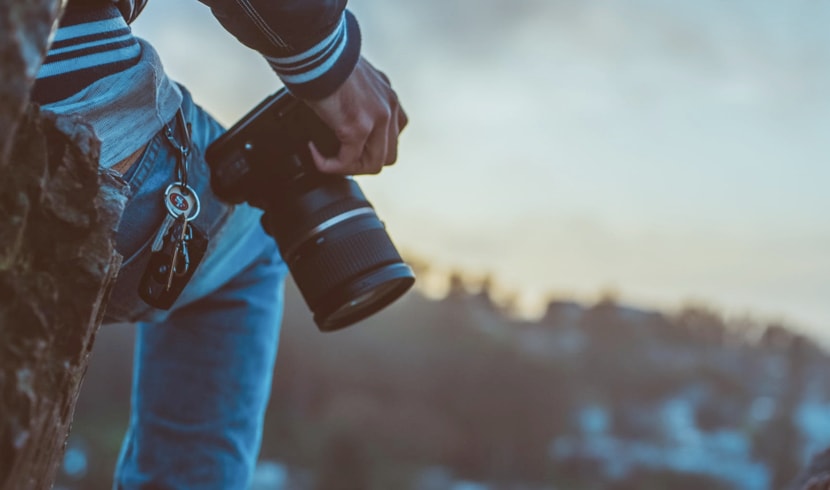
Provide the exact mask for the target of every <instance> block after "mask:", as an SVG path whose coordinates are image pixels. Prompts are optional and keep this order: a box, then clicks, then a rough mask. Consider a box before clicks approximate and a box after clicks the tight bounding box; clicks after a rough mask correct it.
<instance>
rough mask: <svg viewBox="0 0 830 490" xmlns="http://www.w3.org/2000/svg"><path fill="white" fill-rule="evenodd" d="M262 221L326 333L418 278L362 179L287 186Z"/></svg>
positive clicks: (382, 305) (389, 298) (380, 304)
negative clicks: (302, 187) (296, 187)
mask: <svg viewBox="0 0 830 490" xmlns="http://www.w3.org/2000/svg"><path fill="white" fill-rule="evenodd" d="M262 225H263V227H264V228H265V230H266V232H268V233H269V234H270V235H271V236H273V237H274V239H275V240H276V241H277V244H278V245H279V247H280V252H281V253H282V256H283V259H284V260H285V261H286V263H287V264H288V268H289V269H290V271H291V275H292V276H293V278H294V281H295V282H296V283H297V287H298V288H299V290H300V292H301V293H302V295H303V298H304V299H305V301H306V303H307V304H308V306H309V309H311V311H312V313H313V314H314V321H315V323H316V324H317V326H318V327H319V328H320V329H321V330H323V331H332V330H337V329H340V328H343V327H346V326H348V325H351V324H353V323H355V322H358V321H360V320H363V319H364V318H366V317H368V316H370V315H372V314H374V313H376V312H378V311H379V310H381V309H383V308H385V307H386V306H387V305H389V304H390V303H392V302H393V301H395V300H397V299H398V298H399V297H400V296H401V295H403V294H404V293H405V292H406V291H408V290H409V288H410V287H411V286H412V284H413V283H414V281H415V275H414V274H413V273H412V270H411V269H410V267H409V266H408V265H406V264H405V263H404V262H403V259H402V258H401V256H400V254H399V253H398V251H397V249H396V248H395V246H394V245H393V244H392V240H391V238H390V237H389V234H388V233H387V232H386V227H385V226H384V224H383V223H382V222H381V221H380V219H379V218H378V216H377V214H376V213H375V210H374V208H373V207H372V205H371V204H370V203H369V201H368V200H367V199H366V197H365V196H364V194H363V192H362V191H361V190H360V187H359V186H358V185H357V183H356V182H354V181H353V180H351V179H349V178H342V177H333V178H330V179H325V184H324V185H320V186H318V187H315V188H313V189H310V190H308V191H307V192H303V193H296V192H294V190H293V189H286V191H285V192H284V193H281V195H279V196H277V197H275V198H273V199H272V200H271V202H270V203H269V205H267V206H266V212H265V214H264V215H263V217H262Z"/></svg>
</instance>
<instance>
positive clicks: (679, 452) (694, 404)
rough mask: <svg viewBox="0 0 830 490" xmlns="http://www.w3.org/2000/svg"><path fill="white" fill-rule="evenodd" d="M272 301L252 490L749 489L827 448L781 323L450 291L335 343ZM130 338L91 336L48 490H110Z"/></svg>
mask: <svg viewBox="0 0 830 490" xmlns="http://www.w3.org/2000/svg"><path fill="white" fill-rule="evenodd" d="M288 305H289V306H288V309H287V316H286V321H285V327H284V331H283V336H282V340H281V346H280V355H279V358H278V362H277V371H276V378H275V384H274V394H273V397H272V401H271V405H270V407H269V412H268V419H267V427H266V430H265V437H264V441H263V447H262V456H261V458H262V459H261V463H260V466H259V468H258V470H257V475H256V483H255V485H254V487H253V488H254V489H255V490H265V489H311V490H319V489H325V490H328V489H349V490H356V489H384V490H386V489H412V490H443V489H453V490H462V489H463V490H496V489H516V490H519V489H521V490H531V489H532V490H542V489H545V490H554V489H567V490H588V489H615V490H617V489H619V490H623V489H637V490H650V489H668V488H671V489H673V490H683V489H700V488H706V489H745V490H765V489H769V488H780V486H781V485H780V482H783V481H787V480H789V478H791V477H792V476H793V475H794V474H795V472H796V471H797V469H798V467H799V466H801V465H802V464H803V463H804V461H805V460H806V459H807V457H808V456H809V455H810V454H811V453H812V452H815V451H817V450H819V449H821V448H822V447H823V446H825V445H830V419H828V418H827V417H826V414H827V413H828V411H830V381H828V379H827V377H826V376H823V375H822V374H823V373H826V372H828V370H830V358H828V357H827V355H826V354H825V353H824V352H822V351H821V350H820V349H819V348H818V347H817V346H815V345H814V344H812V343H811V342H810V341H809V340H807V339H805V338H803V337H799V336H796V335H794V334H792V333H790V332H789V331H788V330H787V329H786V328H784V327H782V326H780V325H763V324H760V323H757V322H751V321H740V322H737V321H733V322H727V321H724V320H723V319H722V318H721V316H720V315H718V314H716V313H714V312H712V311H709V310H707V309H705V308H701V307H695V308H687V309H686V310H684V311H681V312H678V313H672V314H667V313H660V312H656V311H643V310H637V309H631V308H627V307H625V306H622V305H618V304H615V302H614V301H613V300H612V299H605V300H602V301H600V302H598V303H597V304H594V305H590V306H586V305H580V304H577V303H571V302H556V301H554V302H551V303H550V305H549V308H548V311H547V314H546V315H545V316H544V318H542V319H541V320H539V321H534V322H529V321H520V320H515V319H512V318H511V317H509V316H508V315H506V314H505V313H504V312H503V310H502V309H500V308H499V307H498V306H496V305H495V304H494V302H493V300H492V298H491V293H490V291H489V289H488V286H487V285H486V284H485V285H483V286H482V285H478V286H470V285H467V286H465V285H464V284H463V282H462V281H461V280H460V279H457V278H456V279H454V280H453V283H452V284H451V287H450V290H449V293H448V295H447V296H446V297H445V298H443V299H440V300H432V299H428V298H427V297H425V296H423V295H422V294H421V293H419V292H417V291H416V292H413V293H411V294H409V295H408V296H407V297H406V298H405V299H404V300H402V301H400V302H399V303H397V304H395V305H394V306H392V307H391V308H389V309H388V310H387V311H385V312H383V313H382V314H380V315H378V316H376V317H375V318H372V319H370V320H368V321H366V322H365V323H363V324H361V325H359V326H356V327H353V328H350V329H347V330H345V331H343V332H338V333H334V334H320V333H319V332H318V331H317V330H316V328H315V327H314V326H313V324H312V323H311V320H310V318H309V315H308V313H307V310H306V308H305V305H304V304H303V303H302V301H301V300H300V298H299V296H298V294H297V292H296V291H295V290H293V289H290V290H289V293H288ZM132 335H133V333H132V328H131V327H129V326H108V327H107V328H105V329H104V330H103V331H102V332H101V333H100V336H99V339H98V342H97V344H96V347H95V351H94V353H93V360H92V365H91V368H90V371H89V374H88V376H87V380H86V383H85V386H84V389H83V392H82V395H81V399H80V402H79V405H78V410H77V414H76V421H75V424H74V429H73V433H72V437H71V440H70V442H69V449H68V452H67V456H66V461H65V464H64V468H63V475H62V476H61V480H60V481H59V483H58V485H57V486H56V488H58V489H66V490H69V489H105V488H109V487H110V485H111V474H112V469H113V467H114V464H115V460H116V457H117V453H118V448H119V444H120V439H121V437H122V434H123V431H124V429H125V425H126V421H127V415H128V406H129V387H130V369H131V365H130V362H131V348H132V346H131V342H132Z"/></svg>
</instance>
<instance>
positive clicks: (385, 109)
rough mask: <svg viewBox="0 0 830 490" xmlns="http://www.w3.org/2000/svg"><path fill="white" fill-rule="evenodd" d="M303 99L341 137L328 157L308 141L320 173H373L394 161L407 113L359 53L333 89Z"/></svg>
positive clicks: (383, 76) (379, 74)
mask: <svg viewBox="0 0 830 490" xmlns="http://www.w3.org/2000/svg"><path fill="white" fill-rule="evenodd" d="M306 103H307V104H308V106H309V107H311V109H312V110H314V112H316V113H317V115H318V116H320V118H321V119H322V120H323V122H325V123H326V124H328V126H329V127H330V128H331V129H332V130H334V133H335V134H336V135H337V139H339V140H340V152H339V153H338V154H337V156H334V157H329V158H327V157H324V156H323V155H322V154H320V152H319V151H318V150H317V148H315V147H314V145H313V144H312V145H311V155H312V157H313V158H314V163H315V164H316V165H317V168H318V169H319V170H320V171H321V172H323V173H330V174H342V175H357V174H377V173H379V172H380V171H381V170H383V167H384V165H391V164H393V163H395V160H397V158H398V135H399V134H400V132H401V131H403V128H404V127H405V126H406V123H407V122H408V119H407V117H406V113H405V112H404V111H403V108H402V107H401V105H400V102H399V101H398V95H397V94H396V93H395V91H394V90H392V86H391V85H390V84H389V79H388V78H387V77H386V75H384V74H383V73H381V72H380V71H378V70H377V69H375V67H373V66H372V65H371V64H369V62H368V61H366V60H365V59H363V58H362V57H361V58H360V60H359V61H358V62H357V66H356V67H355V69H354V71H353V72H352V74H351V75H350V76H349V78H347V79H346V81H345V82H344V83H343V85H341V86H340V87H339V88H338V89H337V91H336V92H334V93H333V94H331V95H329V96H328V97H326V98H325V99H322V100H316V101H306Z"/></svg>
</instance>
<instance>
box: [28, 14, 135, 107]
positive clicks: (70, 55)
mask: <svg viewBox="0 0 830 490" xmlns="http://www.w3.org/2000/svg"><path fill="white" fill-rule="evenodd" d="M140 57H141V46H140V45H139V43H138V40H137V39H136V38H135V37H134V36H133V35H132V32H131V30H130V27H129V26H128V25H127V22H126V21H125V20H124V18H123V17H122V16H121V13H120V12H119V11H118V9H117V8H115V7H112V6H111V7H107V8H103V9H86V10H78V11H75V10H73V9H71V8H68V9H67V11H66V14H65V16H64V18H63V20H62V22H61V26H60V27H59V28H58V31H57V32H56V33H55V38H54V41H53V42H52V45H51V47H50V49H49V52H48V53H47V55H46V59H45V60H44V63H43V65H42V66H41V68H40V71H39V72H38V74H37V82H36V85H35V90H34V94H33V95H34V99H35V100H36V101H37V102H40V103H48V102H53V101H55V100H60V99H62V98H65V97H68V96H70V95H72V94H73V93H76V92H77V91H78V90H80V89H82V88H83V87H85V86H87V85H89V84H91V83H92V82H94V81H95V80H98V79H101V78H103V77H105V76H109V75H112V74H114V73H118V72H119V71H121V70H124V69H126V68H128V67H130V66H132V65H134V64H135V63H137V62H138V60H139V58H140Z"/></svg>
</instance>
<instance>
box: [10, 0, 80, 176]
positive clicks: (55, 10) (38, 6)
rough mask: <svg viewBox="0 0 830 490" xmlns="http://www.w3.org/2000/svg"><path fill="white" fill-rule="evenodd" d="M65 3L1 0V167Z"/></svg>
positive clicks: (43, 0) (34, 0)
mask: <svg viewBox="0 0 830 490" xmlns="http://www.w3.org/2000/svg"><path fill="white" fill-rule="evenodd" d="M63 3H64V1H62V0H0V169H2V162H3V161H5V160H7V158H6V157H7V155H6V154H7V152H8V151H9V149H10V143H11V140H12V138H14V132H15V128H16V126H17V121H18V119H19V118H20V115H21V114H22V113H23V110H24V108H25V107H26V104H27V103H28V102H29V90H30V88H31V86H32V84H33V83H34V79H35V75H36V74H37V71H38V69H39V68H40V65H41V64H42V62H43V56H44V54H45V53H46V49H47V48H48V42H49V36H50V33H51V32H52V30H53V28H54V27H55V23H56V20H57V19H58V16H59V13H60V9H61V7H62V5H63Z"/></svg>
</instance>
